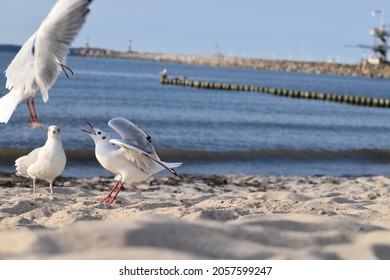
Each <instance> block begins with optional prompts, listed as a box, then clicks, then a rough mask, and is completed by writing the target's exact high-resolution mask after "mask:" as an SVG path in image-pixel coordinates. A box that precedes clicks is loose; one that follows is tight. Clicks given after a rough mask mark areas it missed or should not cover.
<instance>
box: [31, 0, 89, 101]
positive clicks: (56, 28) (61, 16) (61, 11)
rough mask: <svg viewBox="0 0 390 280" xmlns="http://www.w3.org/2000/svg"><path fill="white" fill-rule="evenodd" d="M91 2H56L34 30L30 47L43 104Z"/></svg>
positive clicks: (85, 0) (75, 0) (79, 0)
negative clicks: (34, 33) (36, 29)
mask: <svg viewBox="0 0 390 280" xmlns="http://www.w3.org/2000/svg"><path fill="white" fill-rule="evenodd" d="M90 3H91V0H58V1H57V3H56V4H55V5H54V7H53V8H52V9H51V11H50V13H49V15H48V16H47V18H46V19H45V20H44V21H43V22H42V24H41V26H40V27H39V29H38V31H37V34H36V38H35V45H34V46H33V48H34V56H35V61H34V70H35V79H36V82H37V85H38V87H39V89H40V91H41V93H42V98H43V100H44V101H45V102H47V100H48V99H49V95H48V90H49V89H50V88H51V87H52V86H53V84H54V82H55V80H56V79H57V76H58V74H59V71H60V69H61V68H60V64H65V63H66V62H65V60H66V56H67V54H68V51H69V46H70V44H71V43H72V41H73V40H74V38H75V37H76V36H77V34H78V32H79V31H80V29H81V27H82V25H83V23H84V22H85V19H86V15H87V14H88V12H89V8H88V6H89V4H90Z"/></svg>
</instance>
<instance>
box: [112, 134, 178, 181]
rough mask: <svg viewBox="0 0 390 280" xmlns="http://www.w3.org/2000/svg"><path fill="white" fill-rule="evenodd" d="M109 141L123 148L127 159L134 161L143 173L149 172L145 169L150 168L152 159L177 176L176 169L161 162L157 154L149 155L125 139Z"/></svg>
mask: <svg viewBox="0 0 390 280" xmlns="http://www.w3.org/2000/svg"><path fill="white" fill-rule="evenodd" d="M110 143H112V144H115V145H118V146H119V147H121V148H123V149H124V150H125V151H126V155H127V157H128V159H129V160H132V161H134V162H135V163H136V164H137V167H138V168H140V169H141V170H143V171H144V172H145V173H149V172H147V169H149V168H150V166H151V161H154V162H156V163H157V164H159V165H161V166H162V167H163V168H165V169H167V170H168V171H169V172H171V173H172V174H174V175H175V176H177V173H176V171H175V170H174V169H173V168H171V167H169V166H167V164H166V163H164V162H162V161H161V160H160V159H159V157H158V156H157V155H151V154H149V153H147V152H146V151H144V150H142V149H140V148H139V147H136V146H134V145H132V144H131V143H128V142H126V141H122V140H118V139H110ZM140 156H141V157H140Z"/></svg>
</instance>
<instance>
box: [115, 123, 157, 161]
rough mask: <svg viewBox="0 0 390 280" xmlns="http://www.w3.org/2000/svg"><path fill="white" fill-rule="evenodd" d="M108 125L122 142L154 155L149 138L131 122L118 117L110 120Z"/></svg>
mask: <svg viewBox="0 0 390 280" xmlns="http://www.w3.org/2000/svg"><path fill="white" fill-rule="evenodd" d="M108 125H109V126H110V127H111V128H112V129H114V130H115V131H116V132H117V133H118V134H119V135H120V136H121V137H122V140H123V141H124V142H128V143H130V144H132V145H133V146H136V147H138V148H139V149H141V150H143V151H144V152H145V153H148V154H151V155H152V154H153V155H155V154H156V152H155V150H154V147H153V145H152V139H151V138H150V136H149V135H148V134H146V133H145V132H144V131H143V130H142V129H140V128H139V127H138V126H136V125H135V124H134V123H132V122H131V121H129V120H127V119H125V118H122V117H118V118H113V119H111V120H110V121H109V122H108Z"/></svg>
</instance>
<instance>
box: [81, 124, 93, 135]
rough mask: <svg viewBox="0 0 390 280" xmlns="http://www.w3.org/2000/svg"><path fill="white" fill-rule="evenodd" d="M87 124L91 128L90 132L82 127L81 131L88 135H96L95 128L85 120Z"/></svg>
mask: <svg viewBox="0 0 390 280" xmlns="http://www.w3.org/2000/svg"><path fill="white" fill-rule="evenodd" d="M87 125H88V126H89V127H90V128H91V129H92V132H91V131H89V130H86V129H82V130H81V131H82V132H85V133H87V134H88V135H96V132H95V129H94V128H93V125H92V124H91V123H89V122H87Z"/></svg>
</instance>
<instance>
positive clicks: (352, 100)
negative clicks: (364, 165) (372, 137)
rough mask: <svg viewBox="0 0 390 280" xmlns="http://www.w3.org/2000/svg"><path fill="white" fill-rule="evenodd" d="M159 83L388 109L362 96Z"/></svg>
mask: <svg viewBox="0 0 390 280" xmlns="http://www.w3.org/2000/svg"><path fill="white" fill-rule="evenodd" d="M160 81H161V84H163V85H178V86H187V87H194V88H200V89H212V90H232V91H251V92H262V93H268V94H272V95H276V96H282V97H291V98H305V99H315V100H323V101H326V100H327V101H332V102H338V103H347V104H353V105H358V106H373V107H381V108H390V99H385V98H372V97H364V96H351V95H341V94H334V93H322V92H314V91H301V90H292V89H281V88H270V87H261V86H253V85H252V86H248V85H237V84H227V83H218V82H209V81H197V80H188V79H186V78H185V77H183V78H171V79H170V78H168V77H166V76H161V79H160Z"/></svg>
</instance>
